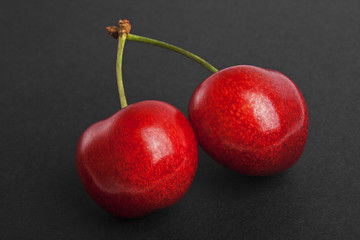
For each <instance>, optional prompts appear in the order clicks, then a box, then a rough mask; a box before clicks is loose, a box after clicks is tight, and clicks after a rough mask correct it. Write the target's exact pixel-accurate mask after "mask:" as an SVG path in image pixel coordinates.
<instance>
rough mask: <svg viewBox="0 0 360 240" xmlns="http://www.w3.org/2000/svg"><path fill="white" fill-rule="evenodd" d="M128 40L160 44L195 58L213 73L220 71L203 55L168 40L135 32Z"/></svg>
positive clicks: (129, 35)
mask: <svg viewBox="0 0 360 240" xmlns="http://www.w3.org/2000/svg"><path fill="white" fill-rule="evenodd" d="M127 40H130V41H135V42H143V43H148V44H152V45H155V46H159V47H163V48H167V49H169V50H172V51H174V52H177V53H180V54H182V55H184V56H186V57H188V58H190V59H192V60H194V61H195V62H197V63H199V64H201V65H202V66H203V67H205V68H206V69H208V70H209V71H210V72H211V73H216V72H218V70H217V69H216V68H215V67H214V66H212V65H211V64H210V63H208V62H207V61H205V60H204V59H202V58H201V57H199V56H197V55H195V54H193V53H191V52H189V51H186V50H184V49H182V48H179V47H176V46H174V45H171V44H168V43H166V42H162V41H158V40H155V39H152V38H148V37H142V36H138V35H134V34H130V33H129V34H128V35H127Z"/></svg>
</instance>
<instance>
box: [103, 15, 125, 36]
mask: <svg viewBox="0 0 360 240" xmlns="http://www.w3.org/2000/svg"><path fill="white" fill-rule="evenodd" d="M106 30H107V31H108V33H109V35H110V36H112V37H113V38H119V37H120V36H122V35H123V34H129V33H130V30H131V24H130V22H129V20H127V19H124V20H119V26H118V27H117V26H109V27H106Z"/></svg>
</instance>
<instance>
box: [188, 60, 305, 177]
mask: <svg viewBox="0 0 360 240" xmlns="http://www.w3.org/2000/svg"><path fill="white" fill-rule="evenodd" d="M188 113H189V118H190V122H191V125H192V126H193V129H194V131H195V135H196V137H197V139H198V141H199V143H200V145H201V146H202V148H203V149H204V150H205V151H206V152H207V153H208V154H209V155H210V156H211V157H212V158H214V159H215V160H216V161H218V162H219V163H221V164H223V165H224V166H226V167H228V168H230V169H232V170H235V171H237V172H239V173H241V174H244V175H251V176H264V175H273V174H276V173H280V172H282V171H284V170H286V169H288V168H290V167H291V166H293V165H294V164H295V163H296V161H297V160H298V159H299V158H300V156H301V154H302V152H303V150H304V147H305V143H306V139H307V134H308V111H307V107H306V104H305V101H304V98H303V96H302V94H301V92H300V90H299V89H298V88H297V86H296V85H295V84H294V83H293V82H292V81H291V80H290V79H289V78H288V77H286V76H285V75H283V74H281V73H279V72H277V71H274V70H268V69H263V68H260V67H255V66H234V67H229V68H226V69H224V70H221V71H219V72H217V73H215V74H213V75H211V76H210V77H209V78H207V79H206V80H205V81H203V82H202V83H201V84H200V85H199V86H198V87H197V89H196V90H195V92H194V93H193V96H192V98H191V100H190V104H189V109H188Z"/></svg>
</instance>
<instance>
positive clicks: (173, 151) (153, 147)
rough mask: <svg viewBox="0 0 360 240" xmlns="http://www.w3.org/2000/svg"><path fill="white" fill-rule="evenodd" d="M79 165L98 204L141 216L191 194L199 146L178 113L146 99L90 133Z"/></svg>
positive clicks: (86, 134) (80, 151)
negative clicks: (187, 193)
mask: <svg viewBox="0 0 360 240" xmlns="http://www.w3.org/2000/svg"><path fill="white" fill-rule="evenodd" d="M76 164H77V170H78V173H79V176H80V179H81V181H82V183H83V186H84V187H85V189H86V191H87V192H88V194H89V195H90V196H91V197H92V198H93V200H94V201H95V202H96V203H97V204H98V205H100V206H101V207H102V208H104V209H105V210H107V211H108V212H110V213H112V214H114V215H117V216H120V217H125V218H136V217H141V216H144V215H147V214H149V213H151V212H153V211H155V210H157V209H161V208H165V207H167V206H170V205H172V204H174V203H175V202H177V201H178V200H180V198H181V197H182V196H183V195H184V194H185V193H186V192H187V190H188V188H189V187H190V185H191V183H192V181H193V178H194V176H195V172H196V168H197V164H198V147H197V141H196V138H195V135H194V132H193V130H192V128H191V125H190V123H189V122H188V120H187V119H186V118H185V116H184V115H183V114H182V113H181V112H180V111H179V110H178V109H176V108H175V107H173V106H172V105H170V104H167V103H165V102H160V101H143V102H138V103H135V104H131V105H129V106H127V107H126V108H123V109H122V110H120V111H118V112H117V113H116V114H114V115H113V116H111V117H109V118H107V119H105V120H103V121H100V122H97V123H95V124H93V125H92V126H90V127H89V128H88V129H86V130H85V132H84V133H83V134H82V136H81V137H80V140H79V143H78V146H77V151H76Z"/></svg>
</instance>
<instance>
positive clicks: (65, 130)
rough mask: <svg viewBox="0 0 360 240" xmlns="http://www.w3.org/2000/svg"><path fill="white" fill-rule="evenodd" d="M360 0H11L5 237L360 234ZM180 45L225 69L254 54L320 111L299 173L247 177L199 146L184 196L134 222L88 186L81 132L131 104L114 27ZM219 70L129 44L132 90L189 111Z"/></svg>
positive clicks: (5, 59) (4, 91) (7, 9)
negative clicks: (80, 165) (122, 24)
mask: <svg viewBox="0 0 360 240" xmlns="http://www.w3.org/2000/svg"><path fill="white" fill-rule="evenodd" d="M359 12H360V2H359V1H358V0H345V1H335V0H331V1H320V0H315V1H296V2H295V1H285V0H283V1H265V0H264V1H250V0H247V1H235V0H234V1H177V2H173V1H136V0H132V1H106V3H104V2H103V1H79V0H74V1H36V0H35V1H24V0H22V1H16V0H13V1H9V0H5V1H1V3H0V19H1V21H0V27H1V38H0V54H1V55H0V56H1V57H0V59H1V60H0V61H1V62H0V72H1V88H0V93H1V94H0V103H1V118H0V121H1V122H0V123H1V124H0V133H1V140H0V149H1V152H0V153H1V158H0V159H1V161H0V216H1V218H0V238H1V239H6V240H7V239H162V238H164V239H186V238H188V239H224V238H229V239H359V238H360V228H359V226H360V204H359V202H360V161H359V159H360V150H359V149H360V141H359V135H360V130H359V122H360V107H359V106H360V94H359V92H360V82H359V75H360V68H359V66H360V58H359V56H360V44H359V40H360V28H359V24H358V23H359V22H360V14H359ZM119 18H129V19H130V20H131V21H132V23H133V30H132V32H133V33H134V34H138V35H144V36H149V37H153V38H156V39H159V40H163V41H167V42H169V43H173V44H175V45H178V46H180V47H183V48H185V49H187V50H190V51H193V52H194V53H196V54H198V55H200V56H202V57H204V58H205V59H207V60H208V61H209V62H211V63H212V64H214V66H216V67H217V68H219V69H222V68H225V67H228V66H232V65H238V64H250V65H257V66H260V67H264V68H272V69H275V70H278V71H280V72H282V73H284V74H285V75H287V76H289V77H290V78H291V79H292V80H293V81H294V82H295V83H296V84H297V85H298V86H299V88H300V89H301V91H302V93H303V95H304V98H305V100H306V102H307V106H308V109H309V118H310V128H309V136H308V142H307V145H306V148H305V151H304V154H303V155H302V157H301V159H300V160H299V162H298V163H297V164H296V165H295V166H294V167H293V168H291V169H290V170H289V171H287V172H285V173H283V174H280V175H277V176H274V177H263V178H251V177H243V176H241V175H238V174H236V173H235V172H232V171H230V170H228V169H226V168H224V167H222V166H220V165H219V164H217V163H216V162H214V161H213V160H212V159H211V158H209V157H208V156H207V155H205V154H204V153H203V151H200V155H199V167H198V171H197V174H196V176H195V179H194V182H193V184H192V186H191V187H190V189H189V192H188V193H187V194H186V195H185V197H184V198H183V199H182V200H180V201H179V202H178V203H177V204H176V205H174V206H172V207H170V208H167V209H164V210H161V211H158V212H155V213H154V214H151V215H149V216H147V217H146V218H143V219H138V220H131V221H129V220H122V219H117V218H115V217H112V216H110V215H109V214H108V213H106V212H105V211H103V210H102V209H100V208H99V207H98V206H97V205H96V204H95V203H94V202H93V201H92V200H91V199H90V197H88V196H87V194H86V193H85V191H84V189H83V187H82V186H81V183H80V181H79V178H78V176H77V172H76V167H75V149H76V144H77V141H78V139H79V137H80V134H81V133H82V132H83V131H84V130H85V129H86V128H87V127H88V126H89V125H91V124H92V123H94V122H96V121H99V120H101V119H104V118H106V117H108V116H110V115H112V114H114V113H115V112H116V111H117V110H118V109H119V100H118V96H117V88H116V81H115V56H116V46H117V44H116V41H115V40H114V39H112V38H111V37H109V36H107V33H106V32H105V30H104V27H105V26H107V25H112V24H115V23H116V22H117V20H118V19H119ZM208 76H209V73H208V71H207V70H206V69H203V68H202V67H201V66H199V65H197V64H195V63H193V62H192V61H190V60H188V59H186V58H184V57H182V56H179V55H177V54H174V53H172V52H169V51H167V50H164V49H160V48H156V47H153V46H148V45H145V44H140V43H133V42H128V43H127V44H126V46H125V54H124V79H125V90H126V92H127V97H128V102H129V103H133V102H137V101H140V100H146V99H158V100H162V101H166V102H169V103H171V104H172V105H174V106H176V107H178V108H179V109H180V110H181V111H182V112H183V113H186V112H187V104H188V101H189V99H190V96H191V94H192V92H193V91H194V89H195V88H196V86H197V85H198V84H199V83H200V82H201V81H202V80H203V79H205V78H206V77H208Z"/></svg>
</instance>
